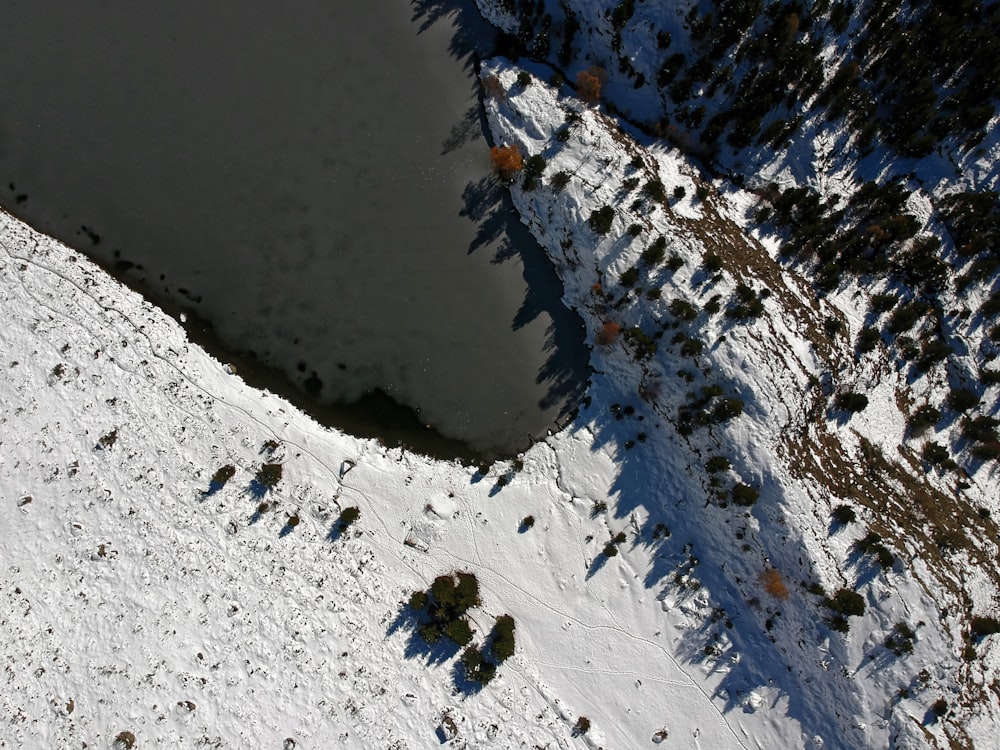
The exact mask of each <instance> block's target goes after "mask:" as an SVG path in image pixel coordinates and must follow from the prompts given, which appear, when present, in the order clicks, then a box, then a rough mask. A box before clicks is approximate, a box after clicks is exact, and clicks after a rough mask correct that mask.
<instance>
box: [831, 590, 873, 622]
mask: <svg viewBox="0 0 1000 750" xmlns="http://www.w3.org/2000/svg"><path fill="white" fill-rule="evenodd" d="M824 604H825V605H826V606H827V607H829V608H830V609H832V610H833V611H834V612H837V613H839V614H842V615H847V616H855V617H860V616H862V615H863V614H864V613H865V600H864V597H862V596H861V594H859V593H857V592H856V591H851V590H850V589H840V590H839V591H837V593H836V594H834V595H833V596H832V597H831V598H829V599H827V600H826V601H825V602H824Z"/></svg>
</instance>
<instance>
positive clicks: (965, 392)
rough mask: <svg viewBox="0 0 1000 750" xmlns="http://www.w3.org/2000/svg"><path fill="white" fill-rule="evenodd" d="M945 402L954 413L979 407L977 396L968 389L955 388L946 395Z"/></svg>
mask: <svg viewBox="0 0 1000 750" xmlns="http://www.w3.org/2000/svg"><path fill="white" fill-rule="evenodd" d="M945 402H946V403H947V404H948V406H949V408H951V409H954V410H955V411H958V412H966V411H968V410H969V409H972V408H973V407H975V406H978V405H979V396H977V395H976V394H975V393H973V392H972V391H970V390H969V389H968V388H955V389H954V390H952V391H951V393H949V394H948V398H947V399H946V401H945Z"/></svg>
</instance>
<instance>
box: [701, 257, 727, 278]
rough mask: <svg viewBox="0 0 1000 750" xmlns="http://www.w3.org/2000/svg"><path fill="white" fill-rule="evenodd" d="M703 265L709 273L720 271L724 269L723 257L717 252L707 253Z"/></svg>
mask: <svg viewBox="0 0 1000 750" xmlns="http://www.w3.org/2000/svg"><path fill="white" fill-rule="evenodd" d="M702 265H703V266H705V270H706V271H708V272H709V273H718V272H719V271H721V270H722V258H720V257H719V256H718V255H716V254H715V253H706V254H705V257H704V258H703V259H702Z"/></svg>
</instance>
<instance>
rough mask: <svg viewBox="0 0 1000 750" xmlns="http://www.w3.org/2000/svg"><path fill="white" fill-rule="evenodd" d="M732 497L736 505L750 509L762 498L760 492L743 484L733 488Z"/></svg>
mask: <svg viewBox="0 0 1000 750" xmlns="http://www.w3.org/2000/svg"><path fill="white" fill-rule="evenodd" d="M731 497H732V499H733V502H734V503H736V505H739V506H742V507H744V508H749V507H750V506H752V505H753V504H754V503H756V502H757V500H758V499H759V498H760V490H758V489H756V488H754V487H751V486H750V485H748V484H743V483H742V482H741V483H738V484H736V485H734V486H733V489H732V493H731Z"/></svg>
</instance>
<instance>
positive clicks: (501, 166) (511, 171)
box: [490, 146, 524, 182]
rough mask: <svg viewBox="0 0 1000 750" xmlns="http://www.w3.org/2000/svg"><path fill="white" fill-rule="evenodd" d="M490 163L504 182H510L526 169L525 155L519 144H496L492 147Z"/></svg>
mask: <svg viewBox="0 0 1000 750" xmlns="http://www.w3.org/2000/svg"><path fill="white" fill-rule="evenodd" d="M490 163H491V164H492V165H493V171H495V172H496V173H497V174H498V175H500V179H501V180H503V181H504V182H510V181H511V180H513V179H514V175H515V174H517V173H518V172H520V171H521V170H522V169H524V157H523V156H521V149H519V148H518V147H517V146H494V147H493V148H491V149H490Z"/></svg>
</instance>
